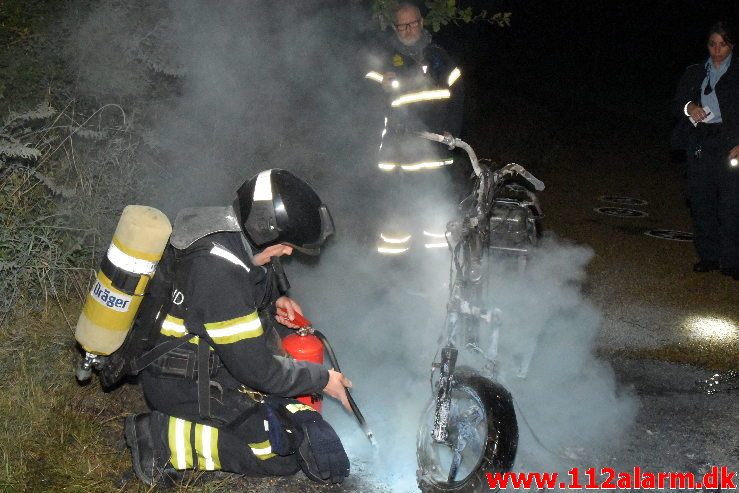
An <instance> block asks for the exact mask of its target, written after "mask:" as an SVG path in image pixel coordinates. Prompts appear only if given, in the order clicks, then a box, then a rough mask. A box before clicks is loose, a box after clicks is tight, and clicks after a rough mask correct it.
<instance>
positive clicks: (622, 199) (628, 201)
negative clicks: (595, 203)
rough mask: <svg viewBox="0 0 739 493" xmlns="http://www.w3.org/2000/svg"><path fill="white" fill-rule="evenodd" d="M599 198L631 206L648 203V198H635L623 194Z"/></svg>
mask: <svg viewBox="0 0 739 493" xmlns="http://www.w3.org/2000/svg"><path fill="white" fill-rule="evenodd" d="M599 198H600V200H601V202H608V203H609V204H619V205H630V206H639V205H647V204H648V202H647V201H646V200H642V199H635V198H633V197H624V196H622V195H603V196H601V197H599Z"/></svg>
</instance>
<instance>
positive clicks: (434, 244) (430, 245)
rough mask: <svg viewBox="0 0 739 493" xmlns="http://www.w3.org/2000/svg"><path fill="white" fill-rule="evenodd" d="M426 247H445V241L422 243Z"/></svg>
mask: <svg viewBox="0 0 739 493" xmlns="http://www.w3.org/2000/svg"><path fill="white" fill-rule="evenodd" d="M423 246H424V247H426V248H446V246H447V244H446V243H425V244H424V245H423Z"/></svg>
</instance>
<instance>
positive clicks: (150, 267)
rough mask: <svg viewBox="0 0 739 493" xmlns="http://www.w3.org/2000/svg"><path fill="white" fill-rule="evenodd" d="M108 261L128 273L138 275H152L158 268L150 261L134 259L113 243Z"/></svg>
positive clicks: (109, 249) (109, 250) (109, 248)
mask: <svg viewBox="0 0 739 493" xmlns="http://www.w3.org/2000/svg"><path fill="white" fill-rule="evenodd" d="M107 257H108V260H110V263H111V264H113V265H115V266H116V267H118V268H119V269H123V270H125V271H128V272H132V273H134V274H138V275H143V274H146V275H151V274H153V273H154V270H156V268H157V263H156V262H149V261H148V260H142V259H139V258H136V257H132V256H131V255H128V254H127V253H124V252H123V251H122V250H121V249H119V248H118V247H117V246H115V244H114V243H111V244H110V246H109V247H108V253H107Z"/></svg>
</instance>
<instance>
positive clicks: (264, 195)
mask: <svg viewBox="0 0 739 493" xmlns="http://www.w3.org/2000/svg"><path fill="white" fill-rule="evenodd" d="M271 174H272V170H271V169H268V170H266V171H262V172H261V173H259V175H258V176H257V183H256V185H254V200H272V180H271V179H270V175H271Z"/></svg>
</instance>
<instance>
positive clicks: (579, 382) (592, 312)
mask: <svg viewBox="0 0 739 493" xmlns="http://www.w3.org/2000/svg"><path fill="white" fill-rule="evenodd" d="M336 243H337V244H336V245H334V246H333V247H332V248H329V249H328V250H327V251H326V252H325V253H324V259H323V260H322V263H321V265H320V267H319V268H317V269H310V270H308V271H307V272H300V273H297V272H295V271H296V270H299V269H296V268H295V267H292V268H291V269H290V270H291V272H295V274H293V277H294V278H295V279H296V281H295V282H294V283H293V284H294V290H293V293H294V296H295V297H296V298H297V299H299V300H300V301H301V302H303V303H304V307H305V308H306V315H307V316H308V317H312V318H313V320H314V323H315V324H316V325H317V326H320V327H323V328H324V332H325V333H326V335H327V336H328V337H329V339H330V341H331V343H332V345H333V346H334V348H335V350H336V353H337V356H338V358H339V363H340V365H341V367H342V370H343V371H344V372H345V373H346V374H347V375H348V376H349V377H350V378H351V379H352V381H353V383H354V391H353V395H354V396H355V399H356V400H357V403H358V405H359V406H360V408H361V410H362V412H363V413H364V415H365V417H366V419H367V422H368V423H369V425H370V428H372V430H373V431H374V433H375V435H376V437H377V441H378V443H379V448H378V449H377V450H373V449H372V447H371V446H370V445H369V442H368V440H367V439H366V437H364V436H363V434H362V433H361V430H360V429H359V426H358V425H357V423H356V421H355V420H354V418H353V417H352V416H350V415H347V414H346V413H344V411H343V410H341V409H340V408H339V407H338V406H336V405H333V403H328V404H327V405H326V406H325V410H326V411H325V414H326V416H327V417H328V419H329V420H330V421H331V422H332V423H333V424H334V425H335V426H336V427H337V429H338V430H339V431H340V434H341V436H342V437H344V439H345V442H346V446H347V449H348V450H349V453H350V454H351V455H352V456H353V457H355V458H356V459H358V460H359V461H360V463H362V464H365V466H364V467H365V468H366V469H367V470H369V471H371V473H370V475H371V476H372V477H374V478H376V480H377V481H380V482H382V483H384V484H387V485H390V486H391V487H392V488H393V491H414V490H415V488H416V486H415V485H416V478H415V471H416V455H415V454H416V448H415V442H416V434H417V430H418V425H419V418H420V416H421V413H422V411H423V410H424V408H425V406H426V405H427V403H428V402H429V400H430V399H431V395H432V394H431V388H430V385H429V371H430V369H431V361H432V358H433V356H434V354H435V352H436V349H437V347H438V346H439V341H440V336H441V335H442V333H443V324H444V314H445V304H446V297H447V295H448V294H447V291H446V289H447V282H448V262H449V256H448V254H446V253H445V254H444V255H439V254H440V253H441V252H435V253H436V254H437V257H436V258H434V257H429V258H428V259H427V261H425V262H419V263H412V264H410V266H409V267H406V268H401V266H399V265H398V264H396V263H393V262H391V261H388V260H387V259H374V260H367V256H366V255H363V254H362V252H363V251H366V250H365V247H363V246H362V245H357V244H352V243H349V242H343V243H340V242H338V241H337V242H336ZM424 253H428V252H424ZM591 257H592V251H591V250H590V249H589V248H586V247H582V246H576V245H572V244H569V243H567V242H566V241H562V240H557V239H555V238H552V237H549V236H547V237H546V238H545V239H544V241H543V242H542V244H541V246H540V248H539V249H538V250H537V251H536V252H535V253H534V254H533V255H532V256H531V258H530V260H529V262H528V264H527V266H526V269H525V270H524V271H523V272H521V271H520V270H519V268H518V265H517V264H516V262H510V261H506V260H501V261H499V262H495V263H494V264H493V265H492V266H491V269H490V271H489V275H490V289H489V301H490V305H489V308H498V309H499V310H500V312H499V317H500V320H501V326H500V329H499V330H500V340H499V347H498V358H497V363H498V366H497V369H498V372H499V373H498V378H499V381H500V382H501V383H502V384H503V385H504V386H505V387H506V388H507V389H508V390H509V391H510V392H511V394H512V396H513V398H514V401H515V404H516V414H517V418H518V426H519V434H520V443H519V451H518V456H517V459H516V463H515V467H514V470H516V471H554V470H559V471H565V470H567V469H569V468H570V467H574V466H575V465H585V464H590V463H591V462H592V461H593V460H596V458H598V457H604V456H605V455H604V454H607V453H608V452H609V451H610V450H613V448H614V447H616V446H618V444H619V440H620V438H622V437H623V436H625V433H626V432H627V431H628V429H629V426H630V424H631V422H632V421H633V418H634V415H635V412H636V406H635V401H634V400H633V398H632V397H630V396H629V395H627V394H624V393H622V392H621V391H619V389H618V387H617V384H616V382H615V378H614V374H613V371H612V370H611V368H610V367H609V366H608V364H607V363H605V362H603V361H600V360H598V359H597V358H596V357H595V356H594V355H593V353H592V352H593V350H594V340H595V337H596V335H597V333H598V329H599V327H600V315H599V313H598V311H597V310H596V308H595V307H594V306H593V305H592V304H591V303H590V302H588V301H587V299H585V297H584V296H583V294H582V291H581V290H582V284H583V282H584V280H585V267H586V264H587V262H588V261H589V259H590V258H591ZM360 259H363V260H360ZM300 270H302V269H300ZM529 358H530V366H529V367H528V368H526V367H525V362H526V361H527V360H528V359H529ZM460 360H461V361H460V362H461V364H465V363H466V362H469V361H475V358H469V357H468V358H467V361H465V357H464V356H463V355H460Z"/></svg>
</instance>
